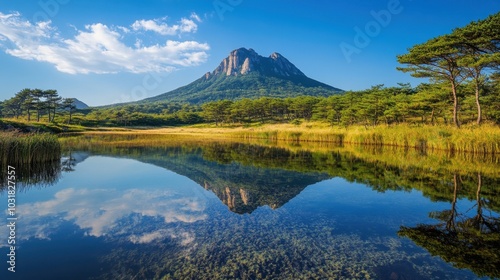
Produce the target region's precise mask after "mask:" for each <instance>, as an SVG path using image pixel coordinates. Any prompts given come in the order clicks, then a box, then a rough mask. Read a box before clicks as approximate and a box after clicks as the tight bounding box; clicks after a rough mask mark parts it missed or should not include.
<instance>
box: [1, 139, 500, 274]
mask: <svg viewBox="0 0 500 280" xmlns="http://www.w3.org/2000/svg"><path fill="white" fill-rule="evenodd" d="M499 166H500V164H499V162H498V159H496V158H495V157H494V156H486V155H484V156H474V155H449V154H446V153H441V154H440V153H436V154H431V153H428V152H427V151H413V150H397V149H394V148H383V147H370V148H363V147H330V146H328V145H323V146H321V145H318V146H315V145H313V144H307V145H306V144H304V145H301V144H298V143H293V144H289V145H281V144H277V143H258V144H256V143H216V142H213V143H206V144H200V143H191V144H186V143H182V144H178V143H169V144H168V145H154V146H151V145H147V146H145V147H141V146H140V145H128V146H121V147H119V146H105V145H104V146H99V145H89V146H88V147H85V148H82V147H66V148H65V151H64V152H63V155H62V158H61V161H60V162H57V163H51V164H47V165H46V168H45V169H44V168H31V169H29V170H32V171H29V172H31V173H36V174H31V173H30V174H29V175H26V174H24V177H23V178H20V179H18V181H20V182H19V184H18V191H17V202H16V203H17V205H16V211H17V216H18V221H17V223H16V246H17V248H16V272H15V273H11V272H9V271H7V268H8V267H9V265H8V264H7V263H6V261H7V260H8V257H7V254H9V248H8V247H7V246H6V245H7V239H6V238H2V240H1V242H0V253H1V254H0V256H1V257H0V259H2V271H1V272H0V278H1V279H38V280H41V279H51V280H53V279H395V280H397V279H490V278H498V277H500V230H499V225H500V220H499V212H500V198H499V197H500V196H499V194H500V172H499V171H500V167H499ZM44 170H45V171H44ZM23 172H25V173H26V172H28V171H26V170H25V169H23ZM21 175H22V174H20V176H21ZM33 178H35V179H33ZM21 181H22V182H21ZM0 201H2V203H0V205H1V207H0V209H2V211H3V212H4V213H6V214H5V215H3V216H4V217H5V218H3V219H2V222H1V224H2V225H3V226H2V227H1V229H0V236H2V237H6V236H8V235H9V229H8V227H7V226H6V224H7V190H6V189H5V188H3V191H2V192H1V195H0Z"/></svg>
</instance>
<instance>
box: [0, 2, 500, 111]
mask: <svg viewBox="0 0 500 280" xmlns="http://www.w3.org/2000/svg"><path fill="white" fill-rule="evenodd" d="M498 11H500V2H498V1H493V0H478V1H468V0H467V1H466V0H456V1H428V0H420V1H417V0H371V1H369V0H365V1H361V0H351V1H331V0H330V1H326V0H318V1H305V0H287V1H285V0H276V1H269V0H268V1H262V0H208V1H202V0H144V1H127V0H121V1H116V0H107V1H95V0H90V1H83V0H81V1H77V0H40V1H2V3H1V4H0V65H1V67H0V83H1V84H2V87H1V89H0V100H4V99H7V98H10V97H11V96H13V95H14V94H15V93H16V92H18V91H19V90H21V89H23V88H26V87H28V88H42V89H57V90H58V92H59V93H60V95H62V96H63V97H76V98H78V99H80V100H82V101H84V102H86V103H87V104H89V105H93V106H97V105H104V104H109V103H116V102H126V101H132V100H138V99H143V98H146V97H152V96H155V95H158V94H161V93H164V92H167V91H169V90H172V89H175V88H177V87H180V86H183V85H185V84H187V83H189V82H191V81H193V80H195V79H197V78H199V77H201V76H202V75H203V74H204V73H206V72H208V71H212V70H213V69H214V68H215V67H217V66H218V64H219V63H220V61H221V60H222V59H223V58H225V57H226V56H227V55H228V54H229V52H230V51H231V50H233V49H236V48H239V47H246V48H253V49H254V50H255V51H257V52H258V53H259V54H261V55H263V56H268V55H270V54H271V53H272V52H275V51H276V52H279V53H281V54H282V55H284V56H285V57H286V58H288V59H289V60H290V61H291V62H292V63H294V64H295V65H296V66H297V67H298V68H299V69H301V70H302V71H303V72H304V73H305V74H306V75H308V76H309V77H311V78H314V79H316V80H319V81H321V82H324V83H327V84H330V85H332V86H335V87H338V88H342V89H344V90H359V89H365V88H369V87H370V86H372V85H376V84H385V85H387V86H393V85H396V84H397V83H398V82H411V83H412V84H413V85H417V84H418V83H419V82H420V80H415V79H413V78H411V77H410V76H409V75H407V74H404V73H400V72H398V71H397V70H396V67H397V66H398V63H397V61H396V55H398V54H403V53H405V52H406V50H407V49H408V48H409V47H411V46H413V45H414V44H418V43H422V42H425V41H426V40H428V39H430V38H432V37H434V36H437V35H441V34H446V33H448V32H450V31H451V30H452V29H453V28H455V27H460V26H464V25H466V24H468V23H469V22H471V21H473V20H478V19H483V18H486V17H487V16H488V15H490V14H493V13H497V12H498ZM360 32H362V33H363V34H360Z"/></svg>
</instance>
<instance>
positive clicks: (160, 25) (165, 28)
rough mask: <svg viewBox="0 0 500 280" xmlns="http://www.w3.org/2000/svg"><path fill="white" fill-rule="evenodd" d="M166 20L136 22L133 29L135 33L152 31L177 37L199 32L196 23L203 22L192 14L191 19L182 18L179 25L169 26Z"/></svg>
mask: <svg viewBox="0 0 500 280" xmlns="http://www.w3.org/2000/svg"><path fill="white" fill-rule="evenodd" d="M165 20H166V18H161V19H153V20H145V19H142V20H136V21H135V22H134V23H133V24H132V25H131V27H132V29H133V30H135V31H139V30H144V31H152V32H156V33H158V34H161V35H177V34H180V33H194V32H196V31H197V30H198V24H196V22H194V21H197V22H201V19H200V17H199V16H198V15H197V14H195V13H192V14H191V16H190V19H188V18H182V19H181V20H180V21H179V22H178V24H174V25H169V24H168V23H166V22H165Z"/></svg>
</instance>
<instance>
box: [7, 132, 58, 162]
mask: <svg viewBox="0 0 500 280" xmlns="http://www.w3.org/2000/svg"><path fill="white" fill-rule="evenodd" d="M0 152H1V153H2V156H1V158H2V164H3V165H4V166H6V165H7V164H31V163H32V162H46V161H52V160H56V159H57V160H59V157H60V152H61V145H60V143H59V141H58V140H57V137H56V136H54V135H50V134H45V133H43V134H21V133H18V132H0Z"/></svg>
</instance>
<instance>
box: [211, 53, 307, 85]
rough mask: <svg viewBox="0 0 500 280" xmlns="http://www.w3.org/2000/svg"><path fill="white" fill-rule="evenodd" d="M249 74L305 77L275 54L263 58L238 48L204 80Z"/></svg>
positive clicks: (282, 57)
mask: <svg viewBox="0 0 500 280" xmlns="http://www.w3.org/2000/svg"><path fill="white" fill-rule="evenodd" d="M251 72H259V73H260V74H263V75H270V76H278V77H293V76H305V75H304V73H302V72H301V71H300V70H299V69H298V68H297V67H295V65H293V64H292V63H291V62H290V61H288V60H287V59H286V58H285V57H284V56H282V55H281V54H279V53H277V52H274V53H272V54H271V55H270V56H269V57H263V56H260V55H259V54H258V53H257V52H255V51H254V50H253V49H245V48H239V49H236V50H233V51H231V52H230V53H229V56H228V57H226V58H225V59H223V60H222V62H221V63H220V65H219V66H218V67H217V68H216V69H215V70H214V71H213V72H212V73H210V74H209V73H207V74H205V79H209V78H211V77H213V76H219V75H225V76H239V75H246V74H249V73H251Z"/></svg>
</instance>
